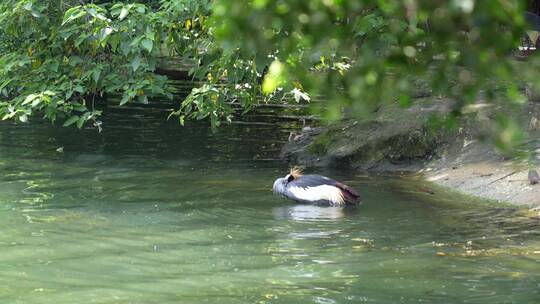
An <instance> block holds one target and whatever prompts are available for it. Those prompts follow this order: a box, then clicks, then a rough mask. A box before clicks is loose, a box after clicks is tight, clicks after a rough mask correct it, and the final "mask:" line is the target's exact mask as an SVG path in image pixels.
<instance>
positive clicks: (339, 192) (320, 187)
mask: <svg viewBox="0 0 540 304" xmlns="http://www.w3.org/2000/svg"><path fill="white" fill-rule="evenodd" d="M273 190H274V193H276V194H280V195H283V196H285V197H287V198H290V199H293V200H295V201H299V202H303V203H311V204H317V205H327V206H348V205H356V204H358V202H359V200H360V195H359V194H358V192H356V191H355V190H354V189H353V188H351V187H349V186H347V185H344V184H342V183H340V182H338V181H335V180H333V179H331V178H328V177H326V176H322V175H315V174H309V175H302V173H301V171H300V170H298V169H297V168H293V169H291V172H290V173H289V174H287V175H286V176H285V177H282V178H278V179H276V181H275V182H274V187H273Z"/></svg>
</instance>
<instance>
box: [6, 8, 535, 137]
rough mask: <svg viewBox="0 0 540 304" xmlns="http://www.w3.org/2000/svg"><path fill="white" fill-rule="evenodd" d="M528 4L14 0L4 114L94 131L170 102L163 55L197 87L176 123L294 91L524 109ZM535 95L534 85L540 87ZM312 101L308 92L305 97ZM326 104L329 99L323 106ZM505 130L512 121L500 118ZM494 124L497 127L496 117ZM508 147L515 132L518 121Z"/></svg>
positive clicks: (530, 76) (354, 100) (328, 107)
mask: <svg viewBox="0 0 540 304" xmlns="http://www.w3.org/2000/svg"><path fill="white" fill-rule="evenodd" d="M524 9H525V6H524V3H523V1H506V0H501V1H475V0H452V1H433V0H402V1H383V0H363V1H343V0H313V1H286V0H238V1H227V0H214V1H210V0H205V1H195V0H161V1H146V2H145V3H142V2H137V1H131V2H120V1H93V3H92V2H91V3H86V2H85V1H75V0H71V1H70V0H64V1H58V0H45V1H36V0H6V1H3V2H2V4H0V12H1V13H0V38H2V39H0V51H1V54H3V55H2V56H1V57H0V117H1V118H2V119H10V118H11V119H19V120H21V121H26V120H28V118H29V117H30V116H31V115H33V114H36V113H40V114H42V115H43V116H44V117H45V118H47V119H50V120H53V121H54V120H56V119H57V118H58V117H61V118H62V119H63V121H64V125H70V124H76V125H77V126H79V127H81V126H82V125H83V124H84V123H85V122H87V121H92V122H93V123H94V124H96V125H99V121H98V117H99V114H100V111H99V110H97V108H96V107H95V104H96V103H97V100H98V98H99V97H102V96H104V95H109V94H111V95H119V96H120V104H125V103H128V102H146V101H147V98H148V96H154V95H165V96H169V97H170V96H171V90H170V88H169V86H168V85H167V81H166V78H165V77H163V76H158V75H156V74H155V73H154V71H155V68H156V65H157V62H158V59H159V58H161V57H174V58H179V59H184V60H190V61H191V62H193V63H194V67H193V68H192V70H191V71H190V72H191V74H192V75H193V77H194V78H195V79H197V80H200V81H202V82H201V85H200V86H199V87H196V88H194V89H193V91H192V92H191V94H190V95H189V96H188V97H187V98H185V99H184V100H182V101H181V102H180V104H179V107H178V109H177V110H175V111H173V112H172V113H171V115H176V116H178V118H179V120H180V122H181V123H183V122H184V120H185V119H186V118H195V119H203V118H210V121H211V122H212V125H213V126H217V125H219V123H220V121H222V120H223V119H227V118H229V117H230V115H231V113H232V112H233V108H232V107H231V104H230V103H231V102H232V103H238V104H240V105H241V106H242V107H243V108H244V109H246V110H249V109H250V108H251V107H252V106H254V105H256V104H258V103H260V102H262V101H267V100H270V99H274V100H283V98H284V97H286V96H291V97H295V99H296V100H297V101H301V100H306V101H307V100H309V99H310V97H309V95H311V96H315V95H321V96H323V97H324V98H318V99H317V100H318V101H317V102H312V104H313V106H314V108H315V109H316V110H317V111H318V113H321V114H325V115H324V116H325V117H327V118H329V119H339V118H341V117H342V113H343V112H342V109H343V108H344V107H346V108H348V109H350V111H352V112H353V113H358V114H366V113H371V112H372V111H373V110H374V109H376V108H377V107H378V106H380V105H381V104H384V103H390V102H392V103H393V102H398V103H399V104H401V105H402V106H408V105H410V104H411V102H412V100H413V98H414V97H415V96H418V95H419V94H422V90H423V89H425V88H428V91H429V94H433V95H440V96H445V97H449V98H452V99H454V100H455V101H456V104H455V109H454V111H453V113H454V115H452V116H449V119H453V118H455V117H456V116H459V115H460V113H462V112H463V111H462V110H463V109H464V108H466V107H467V105H469V104H471V103H473V102H475V101H476V100H477V98H478V96H479V93H480V92H482V95H483V96H484V98H485V99H486V101H487V102H492V103H497V102H505V103H510V104H517V105H519V104H521V103H523V101H524V100H525V98H524V96H523V95H522V93H521V85H522V82H523V81H524V80H526V81H530V82H531V83H532V84H533V85H537V83H538V80H537V79H539V78H538V72H537V71H538V69H537V68H536V66H537V65H538V64H537V62H536V60H534V59H533V60H530V61H529V62H528V63H527V64H526V65H519V64H516V62H515V61H514V60H513V57H512V52H513V51H514V50H515V49H516V47H517V46H518V45H519V43H520V39H521V38H522V36H523V33H524V29H525V26H526V24H525V20H524V17H523V13H524ZM538 86H539V87H540V85H538ZM308 94H309V95H308ZM324 100H326V101H324ZM495 122H496V125H498V126H499V127H500V129H498V130H499V131H501V130H503V129H508V128H510V127H509V126H513V124H512V123H508V122H507V121H505V119H496V120H495ZM498 122H500V123H498ZM512 130H514V131H512V132H511V134H513V135H512V136H506V137H505V139H504V142H505V144H512V143H513V142H514V141H515V140H516V139H517V138H519V134H518V133H519V132H518V131H515V130H519V128H514V127H512Z"/></svg>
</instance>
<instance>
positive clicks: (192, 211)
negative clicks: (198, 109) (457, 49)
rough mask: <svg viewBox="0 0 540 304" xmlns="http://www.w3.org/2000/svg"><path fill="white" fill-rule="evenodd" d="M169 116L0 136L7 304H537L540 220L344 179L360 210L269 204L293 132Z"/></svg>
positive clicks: (38, 126)
mask: <svg viewBox="0 0 540 304" xmlns="http://www.w3.org/2000/svg"><path fill="white" fill-rule="evenodd" d="M259 114H260V113H259ZM164 116H166V113H164V112H163V111H161V110H160V109H146V110H130V109H126V110H121V109H120V110H119V109H117V110H113V111H110V112H108V114H107V115H106V116H105V117H104V127H105V129H104V131H103V133H102V134H98V133H97V132H96V131H95V130H91V129H89V130H82V131H77V130H72V129H65V128H57V127H53V126H50V125H49V124H47V123H40V122H32V123H31V124H19V125H17V126H15V125H13V124H11V123H2V124H0V300H1V301H0V302H1V303H361V302H372V303H419V302H423V303H538V302H539V299H540V232H539V228H540V225H539V224H538V220H535V219H529V218H527V217H526V216H525V215H522V214H521V213H520V212H519V211H517V210H515V209H512V208H509V207H507V206H504V207H501V206H496V205H493V204H489V203H482V202H478V201H476V202H470V201H469V200H468V199H464V198H462V197H457V196H455V195H448V194H444V193H439V192H438V193H437V194H436V195H430V194H427V193H424V192H421V191H418V184H417V183H416V182H412V181H407V180H400V179H393V178H382V177H380V178H368V177H362V176H356V175H354V174H348V173H344V172H335V171H317V172H315V173H323V174H328V175H331V176H333V177H337V178H339V179H341V180H344V181H346V182H347V183H348V184H350V185H351V186H353V187H355V188H357V189H358V190H359V191H360V192H361V193H362V196H363V198H364V204H363V205H362V206H360V207H359V208H356V209H340V208H322V207H312V206H307V205H299V204H296V203H294V202H291V201H288V200H285V199H281V198H277V197H275V196H273V195H272V193H271V192H270V187H271V185H272V183H273V180H274V179H275V178H276V177H278V176H281V175H284V174H285V171H286V165H284V164H282V163H281V162H280V161H279V160H278V154H279V149H280V145H281V144H282V143H283V142H284V141H285V140H287V137H288V135H289V131H290V129H289V128H290V127H291V126H292V125H291V123H288V122H287V121H280V120H274V119H270V118H268V119H266V120H265V122H263V123H237V124H233V125H230V126H224V127H222V128H220V129H219V130H218V132H217V133H213V132H212V131H211V130H210V129H209V128H208V126H207V124H206V123H204V122H201V123H192V124H189V125H188V126H187V127H186V128H181V127H179V126H178V125H177V124H176V123H175V122H167V121H165V120H164V119H163V118H164ZM263 116H264V115H263ZM248 120H249V118H248ZM58 148H62V149H60V151H61V150H63V152H57V149H58Z"/></svg>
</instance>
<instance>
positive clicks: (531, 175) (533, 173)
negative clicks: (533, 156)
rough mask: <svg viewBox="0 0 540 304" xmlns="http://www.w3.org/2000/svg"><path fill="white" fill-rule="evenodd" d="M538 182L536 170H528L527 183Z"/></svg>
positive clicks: (539, 178)
mask: <svg viewBox="0 0 540 304" xmlns="http://www.w3.org/2000/svg"><path fill="white" fill-rule="evenodd" d="M538 182H540V177H539V176H538V172H536V170H529V183H531V185H536V184H538Z"/></svg>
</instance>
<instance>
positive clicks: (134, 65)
mask: <svg viewBox="0 0 540 304" xmlns="http://www.w3.org/2000/svg"><path fill="white" fill-rule="evenodd" d="M140 65H141V57H139V56H135V57H134V58H133V59H132V60H131V67H132V68H133V72H136V71H137V69H138V68H139V66H140Z"/></svg>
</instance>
